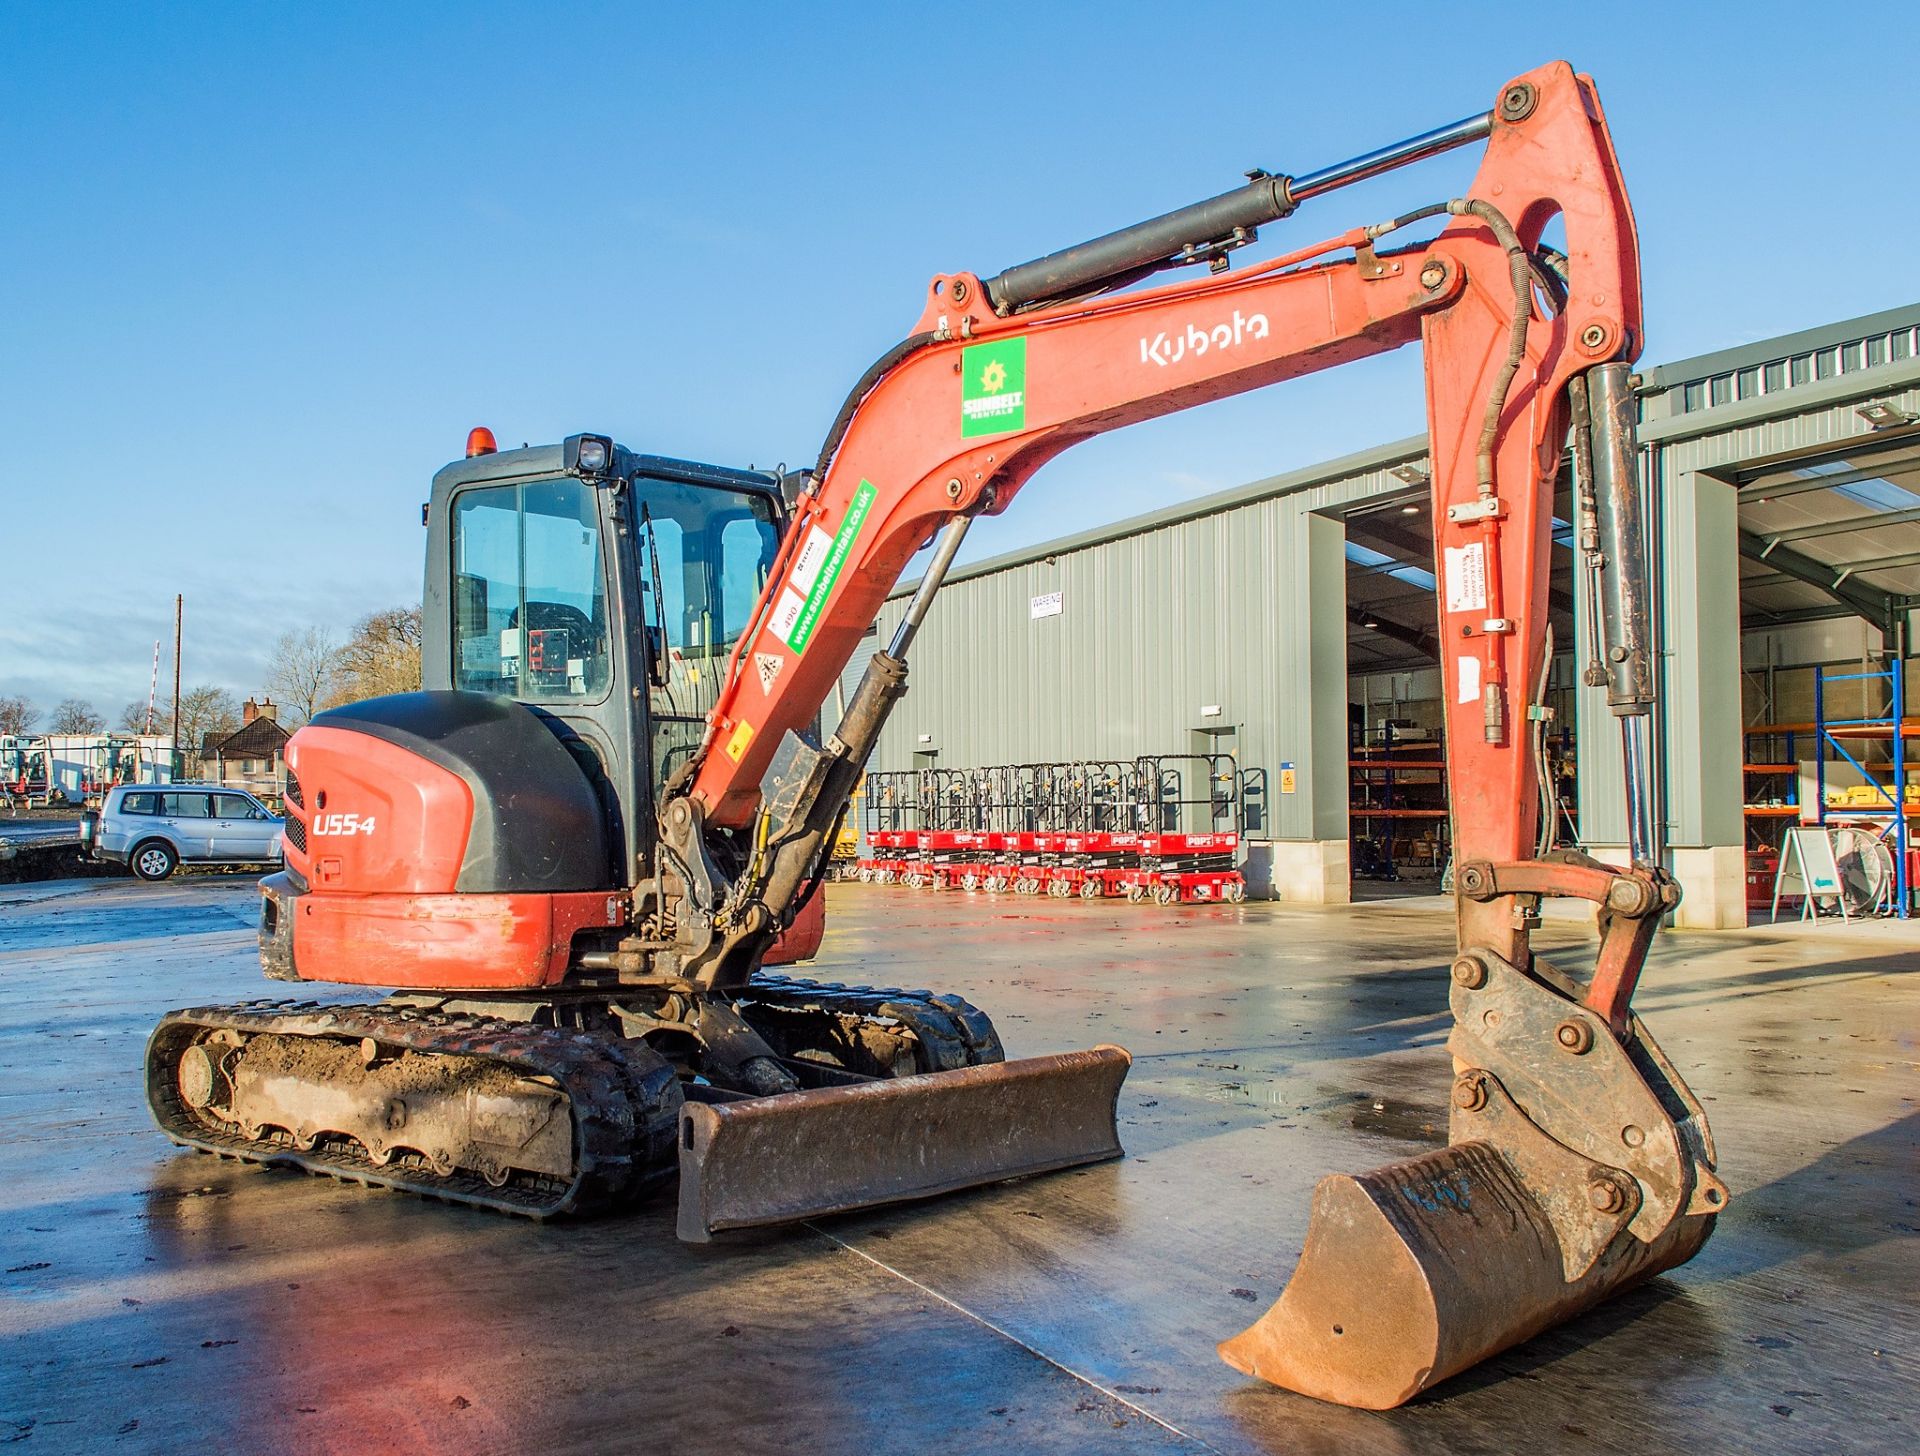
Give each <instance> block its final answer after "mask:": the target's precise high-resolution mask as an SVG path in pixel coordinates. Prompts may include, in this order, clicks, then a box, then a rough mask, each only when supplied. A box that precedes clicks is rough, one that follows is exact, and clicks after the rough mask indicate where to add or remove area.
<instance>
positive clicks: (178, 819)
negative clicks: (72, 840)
mask: <svg viewBox="0 0 1920 1456" xmlns="http://www.w3.org/2000/svg"><path fill="white" fill-rule="evenodd" d="M284 828H286V820H284V819H279V818H276V817H274V815H272V814H271V813H269V812H268V811H267V807H266V806H265V805H264V804H262V803H261V802H260V801H259V800H258V799H256V798H254V796H253V795H252V794H249V793H246V792H244V791H243V790H240V789H230V788H222V787H221V786H220V785H218V784H120V785H117V786H115V787H114V788H112V789H110V790H109V791H108V792H107V798H106V802H105V803H103V804H102V805H101V806H100V812H99V814H98V815H97V816H95V815H93V814H89V815H87V816H86V818H85V819H84V820H83V821H82V823H81V828H80V837H81V839H82V841H83V842H84V843H86V844H87V845H88V847H89V848H90V849H91V850H92V851H93V853H95V854H97V855H99V856H100V857H101V858H103V859H111V860H118V861H119V862H120V863H122V864H124V865H126V866H127V867H128V868H129V869H131V870H132V871H133V872H134V873H135V874H136V875H138V876H139V877H140V878H141V879H143V880H164V879H165V878H166V877H167V876H168V875H170V874H172V873H173V872H174V870H175V869H176V868H178V867H179V866H180V865H181V864H210V865H247V864H263V865H264V864H278V863H279V862H280V858H281V855H280V831H281V830H283V829H284Z"/></svg>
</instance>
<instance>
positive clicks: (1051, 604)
mask: <svg viewBox="0 0 1920 1456" xmlns="http://www.w3.org/2000/svg"><path fill="white" fill-rule="evenodd" d="M1059 615H1060V593H1059V592H1043V593H1041V595H1039V596H1037V597H1035V598H1034V599H1033V620H1034V621H1036V622H1037V621H1039V620H1040V619H1041V618H1042V617H1057V616H1059Z"/></svg>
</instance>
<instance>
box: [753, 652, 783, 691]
mask: <svg viewBox="0 0 1920 1456" xmlns="http://www.w3.org/2000/svg"><path fill="white" fill-rule="evenodd" d="M786 665H787V660H786V658H784V657H779V656H776V655H775V654H773V653H771V652H756V653H754V654H753V668H754V671H755V672H757V673H759V674H760V691H761V692H763V693H766V694H768V695H769V696H771V695H772V693H773V684H774V680H775V679H777V678H778V677H779V676H780V669H781V668H783V667H785V666H786Z"/></svg>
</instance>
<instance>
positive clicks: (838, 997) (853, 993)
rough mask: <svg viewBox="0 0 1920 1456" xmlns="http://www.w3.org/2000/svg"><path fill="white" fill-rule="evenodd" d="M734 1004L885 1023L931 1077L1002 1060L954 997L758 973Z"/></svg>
mask: <svg viewBox="0 0 1920 1456" xmlns="http://www.w3.org/2000/svg"><path fill="white" fill-rule="evenodd" d="M734 1003H735V1004H736V1005H738V1006H740V1007H742V1008H743V1009H744V1010H746V1011H747V1012H748V1013H749V1020H750V1019H751V1015H750V1013H751V1011H752V1008H753V1007H754V1006H755V1005H756V1004H759V1005H767V1006H778V1007H782V1008H785V1009H787V1010H793V1011H821V1012H827V1013H830V1014H837V1015H853V1016H861V1017H891V1018H893V1019H894V1020H896V1021H898V1022H900V1023H901V1024H903V1025H904V1026H906V1027H907V1029H908V1030H910V1031H912V1032H913V1033H914V1035H915V1036H917V1037H918V1038H919V1039H920V1042H921V1044H922V1045H923V1046H924V1047H926V1048H927V1051H928V1054H929V1060H930V1061H931V1063H932V1065H931V1066H930V1067H929V1068H928V1070H930V1071H936V1072H954V1071H958V1070H959V1069H960V1068H962V1067H977V1066H980V1065H981V1064H982V1063H986V1062H1001V1061H1005V1060H1006V1052H1005V1051H1004V1050H1002V1049H1001V1046H1000V1037H999V1034H998V1033H997V1032H995V1031H994V1029H993V1022H992V1021H990V1020H989V1019H988V1018H987V1014H986V1012H984V1011H982V1010H981V1009H980V1008H979V1007H977V1006H975V1005H974V1004H973V1003H972V1002H970V1001H966V1000H963V999H961V998H960V997H958V996H950V995H936V994H935V993H934V992H932V991H904V990H902V989H900V988H899V987H898V986H846V985H842V984H840V983H838V982H834V981H808V980H803V979H801V978H800V977H798V976H783V975H778V974H773V973H769V972H766V971H759V972H756V973H755V974H754V977H753V979H752V980H751V981H749V982H748V983H747V988H746V990H744V991H742V992H740V993H739V994H738V995H736V996H735V997H734Z"/></svg>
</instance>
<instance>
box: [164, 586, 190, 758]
mask: <svg viewBox="0 0 1920 1456" xmlns="http://www.w3.org/2000/svg"><path fill="white" fill-rule="evenodd" d="M186 612H187V598H186V594H185V593H183V592H177V593H175V594H174V598H173V772H172V773H171V774H169V775H168V777H169V778H171V777H172V776H173V774H177V773H179V772H180V767H181V765H182V764H183V763H185V762H186V760H185V759H184V758H183V757H182V756H181V754H180V627H181V624H182V623H183V622H184V621H185V619H186Z"/></svg>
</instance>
